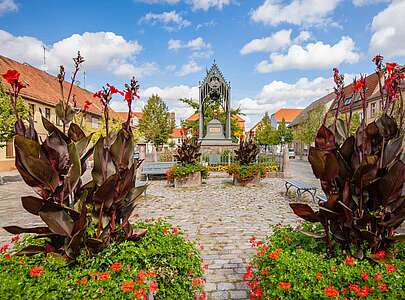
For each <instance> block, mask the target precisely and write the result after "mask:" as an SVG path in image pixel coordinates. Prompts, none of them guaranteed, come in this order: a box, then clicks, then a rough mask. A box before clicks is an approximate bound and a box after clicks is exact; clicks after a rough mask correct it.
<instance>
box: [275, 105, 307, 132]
mask: <svg viewBox="0 0 405 300" xmlns="http://www.w3.org/2000/svg"><path fill="white" fill-rule="evenodd" d="M302 111H303V109H301V108H281V109H279V110H278V111H276V112H275V113H274V114H272V115H271V116H270V123H271V126H273V127H274V128H276V129H277V128H278V125H280V123H281V122H282V121H283V120H284V121H285V124H286V126H289V125H290V124H291V122H292V121H294V119H295V118H296V117H297V116H298V115H299V114H300V113H301V112H302Z"/></svg>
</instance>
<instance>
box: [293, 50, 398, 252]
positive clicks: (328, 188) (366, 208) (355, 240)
mask: <svg viewBox="0 0 405 300" xmlns="http://www.w3.org/2000/svg"><path fill="white" fill-rule="evenodd" d="M375 62H376V64H377V74H378V75H379V77H380V78H382V77H384V86H381V100H382V103H383V106H382V107H383V114H382V116H381V117H379V118H378V119H377V120H375V121H373V122H371V123H369V124H366V123H365V120H364V119H363V120H362V123H361V126H360V127H359V129H358V130H357V132H356V135H355V136H348V134H347V132H349V130H350V119H351V118H352V114H351V113H350V116H349V118H348V122H344V121H343V120H340V119H337V116H338V112H339V109H340V107H341V105H342V103H343V100H344V97H345V96H344V85H343V76H342V75H340V74H339V71H338V70H337V69H335V70H334V78H335V83H336V88H335V93H336V100H335V102H336V103H337V105H336V109H335V111H332V112H333V113H334V115H335V119H334V122H333V123H332V125H331V127H330V128H327V127H326V126H325V125H322V126H321V128H320V129H319V131H318V133H317V136H316V138H315V147H311V148H310V151H309V157H308V159H309V162H310V164H311V166H312V170H313V172H314V174H315V176H316V177H317V178H319V179H320V182H321V186H322V189H323V191H324V193H325V195H326V196H327V201H326V202H322V203H320V207H319V208H320V209H319V211H317V212H315V211H314V210H313V209H312V208H311V207H310V206H309V205H307V204H304V203H290V206H291V208H292V209H293V210H294V212H295V213H296V214H297V215H298V216H300V217H302V218H303V219H305V220H307V221H310V222H320V223H321V224H322V225H323V228H324V231H323V232H322V234H321V235H320V236H319V237H322V238H323V239H324V240H325V242H326V243H327V245H328V248H329V250H330V251H333V248H334V246H333V243H332V241H331V240H334V241H336V242H337V243H338V244H339V245H340V246H341V247H342V248H343V249H345V250H346V251H349V252H351V251H352V247H354V248H355V251H354V253H353V255H355V256H356V257H358V258H362V257H363V256H364V249H371V251H372V252H373V253H376V252H378V251H380V250H385V249H387V248H388V247H390V246H392V244H393V243H395V242H396V241H397V240H401V239H403V238H404V236H403V235H397V234H396V230H395V229H396V228H398V227H399V226H400V225H401V223H402V222H403V220H404V219H405V209H404V208H405V207H404V199H405V197H404V196H403V195H402V188H403V185H404V182H405V164H404V162H403V154H402V149H403V138H404V137H403V129H402V127H403V118H402V117H403V114H404V113H403V110H401V112H400V116H402V117H400V118H399V120H400V121H399V124H397V123H396V122H395V120H394V119H393V118H392V117H391V116H390V108H391V107H393V105H394V103H395V102H397V101H399V102H400V103H401V104H400V107H402V108H403V98H402V94H401V89H400V84H399V83H400V81H401V79H403V78H404V74H403V70H402V69H401V68H400V67H399V66H398V65H397V64H388V63H387V64H386V65H385V66H383V64H382V57H381V56H377V57H376V58H375ZM353 86H354V91H355V93H359V94H360V98H361V101H362V106H363V115H364V116H365V115H366V111H365V110H366V89H367V84H366V77H365V76H361V79H360V80H358V81H357V80H355V82H354V83H353ZM332 107H333V106H332ZM365 245H366V247H364V246H365Z"/></svg>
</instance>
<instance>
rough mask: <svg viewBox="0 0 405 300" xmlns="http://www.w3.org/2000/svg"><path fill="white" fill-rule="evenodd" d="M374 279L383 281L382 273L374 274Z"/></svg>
mask: <svg viewBox="0 0 405 300" xmlns="http://www.w3.org/2000/svg"><path fill="white" fill-rule="evenodd" d="M374 280H375V281H381V280H382V274H381V273H378V272H377V273H375V274H374Z"/></svg>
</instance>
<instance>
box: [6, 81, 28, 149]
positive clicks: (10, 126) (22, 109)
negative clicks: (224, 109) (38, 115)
mask: <svg viewBox="0 0 405 300" xmlns="http://www.w3.org/2000/svg"><path fill="white" fill-rule="evenodd" d="M17 111H18V114H19V115H20V116H21V118H22V119H24V120H28V118H29V114H30V113H29V107H28V105H27V104H26V103H25V102H24V100H23V99H22V98H20V97H19V98H18V99H17ZM15 121H16V118H15V116H14V113H13V109H12V107H11V102H10V96H9V95H8V94H7V93H6V90H5V87H4V85H3V84H2V82H1V81H0V147H4V146H5V143H6V142H8V141H10V140H12V138H13V136H14V134H15V133H14V123H15Z"/></svg>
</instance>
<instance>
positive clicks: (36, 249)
mask: <svg viewBox="0 0 405 300" xmlns="http://www.w3.org/2000/svg"><path fill="white" fill-rule="evenodd" d="M43 252H45V247H42V246H36V245H29V246H27V247H25V248H23V249H21V250H20V251H18V252H17V253H15V254H14V255H17V256H22V255H25V256H30V255H35V254H38V253H43Z"/></svg>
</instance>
